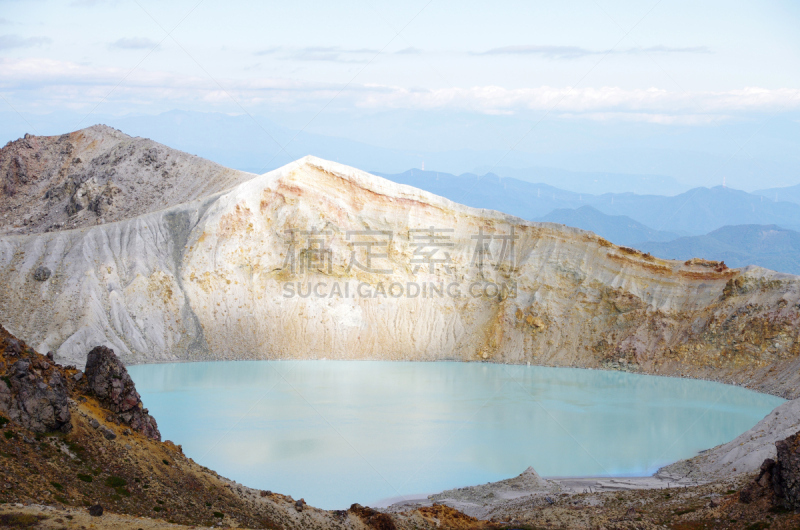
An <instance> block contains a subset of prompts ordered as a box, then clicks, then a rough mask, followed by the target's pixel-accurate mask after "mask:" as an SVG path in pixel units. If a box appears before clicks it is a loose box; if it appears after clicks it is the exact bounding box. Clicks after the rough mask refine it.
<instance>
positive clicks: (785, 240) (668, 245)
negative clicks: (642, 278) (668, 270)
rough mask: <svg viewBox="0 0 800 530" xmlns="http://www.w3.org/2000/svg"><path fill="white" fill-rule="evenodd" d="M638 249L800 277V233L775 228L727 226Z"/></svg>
mask: <svg viewBox="0 0 800 530" xmlns="http://www.w3.org/2000/svg"><path fill="white" fill-rule="evenodd" d="M636 248H638V249H639V250H643V251H645V252H649V253H650V254H652V255H654V256H658V257H660V258H669V259H681V260H685V259H689V258H693V257H703V258H707V259H713V260H717V261H724V262H725V264H726V265H728V266H729V267H744V266H746V265H759V266H761V267H765V268H767V269H771V270H774V271H781V272H789V273H792V274H800V232H795V231H794V230H787V229H785V228H781V227H779V226H776V225H767V226H765V225H739V226H725V227H723V228H720V229H718V230H714V231H713V232H711V233H709V234H706V235H704V236H695V237H681V238H679V239H676V240H674V241H669V242H647V243H640V244H638V245H636Z"/></svg>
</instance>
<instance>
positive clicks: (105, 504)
mask: <svg viewBox="0 0 800 530" xmlns="http://www.w3.org/2000/svg"><path fill="white" fill-rule="evenodd" d="M0 352H2V357H0V433H2V434H0V527H2V528H7V527H11V528H14V527H23V528H28V527H35V528H87V527H90V526H91V525H94V526H96V527H100V528H112V527H113V528H131V529H135V528H171V527H178V526H181V525H185V526H197V525H199V526H225V527H242V528H270V529H287V530H288V529H314V528H317V529H323V528H340V529H353V530H358V529H368V528H374V529H380V530H391V529H395V528H396V529H412V528H419V529H433V528H465V529H466V528H490V527H494V526H486V524H485V523H483V522H480V521H478V520H477V519H474V518H471V517H468V516H466V515H464V514H461V513H459V512H458V511H456V510H454V509H452V508H448V507H445V506H436V507H425V508H421V509H414V510H408V511H407V512H405V513H402V514H393V515H387V514H383V513H380V512H377V511H375V510H372V509H370V508H366V507H361V506H359V505H353V506H351V507H350V508H349V509H348V510H341V511H326V510H319V509H317V508H314V507H312V506H308V505H306V504H305V502H304V501H303V500H302V499H293V498H291V497H289V496H286V495H281V494H279V493H275V492H268V491H259V490H254V489H251V488H247V487H244V486H242V485H240V484H237V483H235V482H232V481H230V480H228V479H225V478H224V477H221V476H219V475H217V474H216V473H215V472H213V471H211V470H209V469H207V468H205V467H203V466H200V465H198V464H197V463H195V462H194V461H192V460H191V459H190V458H187V457H186V456H184V455H183V453H182V452H181V448H180V446H176V445H175V444H173V443H171V442H169V441H165V442H162V441H160V438H161V437H160V434H159V432H158V426H157V424H156V421H155V419H154V418H152V417H151V416H150V415H149V414H148V411H147V409H146V408H144V406H143V404H142V402H141V399H140V398H139V394H138V393H137V392H136V389H135V387H134V386H133V383H132V381H131V380H130V377H129V376H128V373H127V371H126V370H125V367H124V366H123V365H122V364H121V363H120V362H119V360H118V359H117V358H116V356H115V355H114V354H113V352H111V351H110V350H107V349H105V348H103V347H98V348H96V349H94V350H92V351H91V352H90V353H89V355H88V359H89V362H88V363H87V368H86V372H81V371H79V370H77V369H75V368H74V367H63V366H60V365H58V364H55V363H54V362H53V360H52V358H48V357H46V356H43V355H40V354H38V353H36V352H35V351H33V350H32V349H31V348H29V347H28V346H27V345H26V344H25V343H24V342H23V341H20V340H18V339H16V338H15V337H13V336H12V335H10V334H9V333H8V332H7V331H6V330H5V329H3V328H2V327H0Z"/></svg>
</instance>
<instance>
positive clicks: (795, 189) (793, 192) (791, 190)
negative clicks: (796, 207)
mask: <svg viewBox="0 0 800 530" xmlns="http://www.w3.org/2000/svg"><path fill="white" fill-rule="evenodd" d="M753 193H754V194H756V195H763V196H764V197H766V198H767V199H769V200H771V201H775V202H777V201H786V202H793V203H795V204H800V184H798V185H796V186H787V187H785V188H767V189H765V190H756V191H754V192H753Z"/></svg>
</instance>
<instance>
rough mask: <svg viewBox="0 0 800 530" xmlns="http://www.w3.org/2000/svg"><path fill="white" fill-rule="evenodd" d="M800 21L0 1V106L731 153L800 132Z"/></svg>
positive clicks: (441, 6)
mask: <svg viewBox="0 0 800 530" xmlns="http://www.w3.org/2000/svg"><path fill="white" fill-rule="evenodd" d="M798 26H800V7H798V4H797V3H792V2H759V3H754V2H740V1H726V2H721V1H708V2H702V3H698V2H688V1H686V2H684V1H667V0H662V1H660V2H657V1H648V2H609V1H607V0H590V1H585V2H584V1H575V2H532V1H527V2H516V1H495V2H475V1H460V2H454V1H446V0H431V1H428V0H421V1H419V0H409V1H407V2H383V1H377V2H373V1H366V0H365V1H353V2H350V1H343V2H336V3H331V2H312V1H302V0H300V1H296V2H284V3H279V2H237V1H226V2H220V1H218V0H203V1H197V0H193V1H186V2H183V1H175V2H169V3H165V2H156V1H153V0H130V1H128V0H118V1H117V0H107V1H103V0H74V1H65V2H54V1H46V0H27V1H21V0H0V95H2V100H0V107H2V108H1V109H0V112H2V115H3V116H4V117H7V118H6V119H7V120H13V119H17V120H18V121H19V122H20V123H19V127H17V128H13V127H12V128H9V129H8V130H12V129H13V131H16V130H17V129H19V128H20V127H24V128H26V130H27V129H30V126H31V125H33V124H34V123H37V124H39V126H38V128H41V129H47V132H49V133H52V132H54V131H51V130H50V129H53V128H55V127H56V125H55V124H56V123H58V127H66V128H67V129H70V128H77V127H79V126H80V127H83V126H87V125H91V124H92V123H95V122H96V121H99V120H103V119H106V120H107V119H108V117H109V116H125V115H131V114H133V115H137V114H145V115H147V114H150V115H155V114H158V113H161V112H166V111H169V110H174V109H178V110H188V111H200V112H220V113H228V114H238V115H247V116H253V118H254V119H259V118H260V117H264V118H268V119H270V120H275V121H277V122H280V123H281V124H282V125H284V126H287V127H290V128H294V129H301V128H304V129H305V130H306V131H309V132H316V133H321V134H328V135H334V136H342V137H347V138H352V139H355V140H358V141H365V142H367V143H369V142H373V143H377V144H381V145H383V146H384V147H389V146H393V147H397V148H403V149H425V148H433V149H451V150H452V149H455V150H457V149H476V148H479V147H481V146H486V147H487V148H490V149H500V150H502V149H506V148H507V149H516V150H521V151H531V152H536V150H537V149H539V150H542V149H543V144H542V143H541V142H542V141H543V140H542V139H541V135H540V139H539V140H536V139H535V136H536V135H533V137H532V136H531V135H530V134H529V131H531V130H532V129H535V130H536V131H537V132H539V131H541V132H546V131H548V130H549V129H548V127H554V128H556V129H557V130H558V134H559V135H561V136H560V137H565V138H567V139H568V138H569V132H567V133H566V135H565V133H564V130H565V128H566V130H567V131H569V130H570V128H571V127H573V128H574V130H575V134H576V140H575V142H576V144H580V142H582V141H584V140H585V137H583V138H582V137H581V134H582V132H581V131H585V130H586V128H587V127H589V128H592V130H598V127H599V128H600V129H599V130H602V129H603V127H607V128H608V130H609V131H626V130H627V131H632V132H630V133H626V134H627V136H626V134H621V135H618V136H620V139H619V142H621V144H620V146H622V143H624V142H626V141H627V140H626V138H633V137H635V136H636V135H638V134H641V133H640V132H635V131H637V130H639V129H636V127H635V126H636V124H642V126H644V127H646V128H647V130H648V131H650V132H648V133H647V134H654V135H656V136H658V135H665V138H666V139H667V140H668V141H670V142H672V141H673V140H672V138H671V135H674V134H675V131H683V130H686V129H687V128H689V129H692V130H693V131H692V132H691V134H690V136H692V138H696V137H697V131H700V132H701V134H700V136H703V134H706V136H707V137H708V141H709V142H710V143H715V144H718V143H720V142H721V143H722V144H726V143H727V144H729V145H730V150H731V152H732V153H735V152H736V150H737V149H740V150H741V145H740V144H741V143H742V142H744V141H745V139H746V138H748V135H747V133H746V132H741V131H747V130H750V129H752V130H753V131H755V132H757V131H759V130H760V128H762V127H763V126H764V124H765V123H767V122H768V121H769V120H772V119H774V118H775V117H776V116H777V117H779V118H781V119H785V120H788V122H790V123H797V113H798V111H800V68H798V66H800V55H799V54H800V32H798V31H797V30H796V28H797V27H798ZM51 114H52V116H54V118H53V120H52V123H51V125H52V127H50V129H48V127H47V120H46V119H44V120H42V118H41V116H43V115H45V116H46V115H51ZM59 115H60V116H62V119H60V120H58V119H56V118H55V116H59ZM14 116H16V118H14ZM32 116H39V118H36V120H34V118H33V117H32ZM64 116H68V118H63V117H64ZM37 120H38V121H37ZM70 123H74V126H72V127H70V126H69V125H68V124H70ZM464 123H470V124H471V125H470V127H471V129H469V130H467V129H465V128H464ZM420 129H422V130H420ZM20 130H21V129H20ZM729 130H736V131H738V132H736V133H735V134H733V135H731V133H729V132H728V131H729ZM465 131H466V132H465ZM469 131H475V132H476V133H475V134H472V133H471V132H469ZM703 131H706V132H705V133H704V132H703ZM2 132H3V133H4V134H5V129H4V130H3V131H2ZM59 132H63V131H59ZM8 134H12V133H11V132H9V133H8ZM592 134H596V133H592ZM601 134H602V133H601ZM614 134H617V133H616V132H615V133H613V134H612V136H614ZM631 135H633V136H631ZM584 136H585V135H584ZM3 139H5V138H3ZM9 139H10V138H9ZM536 142H539V143H538V144H537V143H536ZM564 142H566V143H569V140H564ZM748 142H749V140H748ZM595 143H596V142H595ZM692 143H696V140H692ZM581 145H583V144H581ZM593 145H594V144H593V143H592V142H588V143H586V144H585V145H583V147H580V148H579V149H578V150H583V151H587V150H591V149H592V148H593V147H592V146H593ZM558 148H559V149H562V148H563V146H562V145H560V146H559V147H558ZM727 148H728V147H727V146H726V147H723V148H722V151H723V152H724V151H725V150H726V149H727ZM789 151H790V150H787V151H786V152H785V153H779V154H778V155H775V154H774V153H773V154H771V155H769V156H784V157H792V156H793V155H792V153H790V152H789ZM795 151H796V149H795ZM751 156H762V153H760V152H759V153H755V154H752V153H751ZM764 156H766V155H764ZM789 167H791V164H790V165H789ZM597 169H599V170H602V169H604V168H600V167H599V168H597ZM656 169H657V168H656ZM798 180H800V179H798Z"/></svg>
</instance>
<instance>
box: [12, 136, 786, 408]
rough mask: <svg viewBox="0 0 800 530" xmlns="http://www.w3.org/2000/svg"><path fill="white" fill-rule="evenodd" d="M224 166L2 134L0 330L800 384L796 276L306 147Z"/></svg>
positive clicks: (122, 351) (125, 352)
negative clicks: (472, 202)
mask: <svg viewBox="0 0 800 530" xmlns="http://www.w3.org/2000/svg"><path fill="white" fill-rule="evenodd" d="M3 171H5V173H3ZM231 171H232V170H225V168H221V167H220V166H217V165H215V164H212V163H211V162H207V161H202V160H200V159H197V158H196V157H191V156H190V155H187V154H185V153H180V152H177V151H174V150H171V149H169V148H168V147H166V146H161V145H158V144H155V143H153V142H150V141H148V140H143V139H137V138H130V137H127V136H126V135H124V134H123V133H121V132H119V131H114V130H111V129H109V128H104V127H101V126H95V127H90V128H88V129H84V130H82V131H77V132H75V133H71V134H69V135H64V136H58V137H33V136H28V137H26V138H23V139H21V140H19V141H17V142H13V143H11V144H9V145H8V146H6V147H5V148H3V150H2V151H0V178H2V179H3V187H2V191H0V214H1V215H0V216H2V217H3V219H6V224H5V225H4V226H5V228H3V229H2V230H0V233H4V234H5V235H0V285H3V286H4V288H5V289H6V290H7V292H8V293H9V295H10V296H6V297H3V298H0V321H2V322H3V323H4V324H5V325H6V326H7V327H8V329H10V330H11V331H13V332H14V333H15V334H16V335H17V336H19V337H21V338H24V339H25V340H26V341H27V342H28V343H30V344H31V345H32V346H33V347H34V348H36V349H37V351H40V352H47V351H53V352H54V353H55V358H56V360H58V361H59V362H61V363H63V364H75V365H76V366H79V367H81V366H83V365H84V363H85V362H86V354H87V352H89V351H90V350H91V349H92V348H93V347H95V346H96V345H99V344H100V345H104V346H106V347H109V348H111V349H113V350H114V351H115V352H116V354H117V355H118V356H119V357H120V359H121V360H122V361H123V362H124V363H126V364H131V363H144V362H161V361H190V360H223V359H287V358H294V359H319V358H327V359H378V360H418V361H425V360H431V361H432V360H461V361H476V362H496V363H530V364H533V365H548V366H577V367H585V368H602V369H609V370H625V371H631V372H639V373H649V374H660V375H670V376H687V377H695V378H705V379H713V380H716V381H720V382H724V383H734V384H739V385H744V386H747V387H749V388H752V389H755V390H759V391H762V392H769V393H772V394H775V395H780V396H782V397H786V398H790V399H791V398H795V397H798V396H799V395H800V335H799V334H800V280H799V279H798V278H797V277H796V276H792V275H787V274H779V273H775V272H772V271H768V270H765V269H761V268H746V269H729V268H728V267H726V266H725V264H724V263H717V262H709V261H705V260H702V259H692V260H688V261H685V262H684V261H671V260H662V259H658V258H654V257H652V256H650V255H648V254H644V253H642V252H639V251H637V250H635V249H630V248H625V247H620V246H617V245H614V244H613V243H612V242H609V241H606V240H604V239H602V238H600V237H598V236H596V235H595V234H592V233H589V232H585V231H582V230H577V229H572V228H568V227H565V226H561V225H555V224H549V223H531V222H527V221H524V220H522V219H519V218H515V217H511V216H508V215H504V214H502V213H499V212H494V211H488V210H480V209H475V208H468V207H465V206H462V205H459V204H456V203H453V202H451V201H449V200H446V199H444V198H442V197H438V196H435V195H433V194H430V193H427V192H423V191H421V190H418V189H415V188H412V187H409V186H402V185H398V184H395V183H392V182H389V181H387V180H384V179H382V178H379V177H376V176H374V175H370V174H368V173H365V172H362V171H359V170H357V169H354V168H350V167H346V166H343V165H340V164H336V163H333V162H328V161H324V160H320V159H316V158H314V157H306V158H303V159H301V160H299V161H297V162H294V163H292V164H289V165H287V166H285V167H283V168H280V169H277V170H275V171H272V172H270V173H267V174H264V175H258V176H256V175H249V174H241V173H236V172H231ZM93 186H94V187H98V186H99V187H98V188H97V189H95V188H94V187H93ZM115 186H116V187H118V188H119V189H120V190H122V191H120V193H118V194H116V195H115V193H114V192H113V191H111V192H108V193H107V192H106V191H102V190H106V189H112V188H114V187H115ZM98 190H99V191H98ZM137 199H138V200H137ZM109 200H110V201H111V202H110V203H109ZM87 201H88V202H87ZM84 203H85V204H84ZM107 206H108V208H106V207H107ZM24 212H32V213H25V215H23V213H24ZM31 215H32V217H30V219H27V218H28V217H29V216H31ZM42 216H44V217H42ZM53 216H54V217H53ZM21 217H22V221H21V222H22V224H19V219H20V218H21ZM51 217H52V219H51ZM56 218H58V219H61V220H57V219H56ZM62 220H63V223H62ZM51 221H55V222H53V223H51ZM111 221H114V222H111ZM26 223H27V224H26ZM48 223H50V224H48ZM62 224H63V226H62ZM43 227H44V228H43ZM73 227H74V229H67V228H73Z"/></svg>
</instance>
